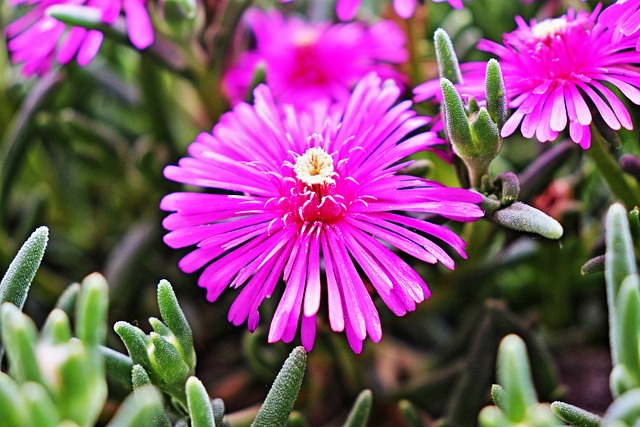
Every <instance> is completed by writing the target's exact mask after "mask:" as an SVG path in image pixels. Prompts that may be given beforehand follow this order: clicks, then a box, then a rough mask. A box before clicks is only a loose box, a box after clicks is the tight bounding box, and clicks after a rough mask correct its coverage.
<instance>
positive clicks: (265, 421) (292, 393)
mask: <svg viewBox="0 0 640 427" xmlns="http://www.w3.org/2000/svg"><path fill="white" fill-rule="evenodd" d="M306 366H307V352H306V351H304V348H302V347H296V348H294V349H293V351H292V352H291V354H290V355H289V357H288V358H287V360H286V361H285V362H284V365H283V366H282V369H281V370H280V372H279V373H278V376H277V377H276V379H275V380H274V382H273V385H272V386H271V390H269V394H267V398H266V399H265V401H264V403H263V404H262V407H261V408H260V410H259V411H258V415H257V416H256V419H255V420H254V421H253V423H252V424H251V425H252V426H253V427H280V426H286V425H287V419H288V418H289V414H290V413H291V410H292V409H293V405H294V403H295V400H296V397H297V396H298V392H299V391H300V386H301V385H302V379H303V378H304V372H305V369H306Z"/></svg>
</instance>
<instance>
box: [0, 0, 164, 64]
mask: <svg viewBox="0 0 640 427" xmlns="http://www.w3.org/2000/svg"><path fill="white" fill-rule="evenodd" d="M145 2H146V0H10V4H12V5H18V4H21V3H26V4H28V6H29V7H30V9H29V10H28V11H27V12H26V13H25V14H24V15H23V16H21V17H20V18H18V19H17V20H15V21H14V22H12V23H11V24H9V25H8V26H7V27H6V29H5V33H6V36H7V39H8V43H7V46H8V49H9V51H10V52H11V61H12V62H14V63H23V64H24V65H23V67H22V74H23V75H25V76H27V77H28V76H31V75H34V74H37V75H43V74H46V73H47V72H48V71H49V70H50V69H51V66H52V64H53V62H54V60H57V62H59V63H60V64H66V63H68V62H70V61H71V60H72V59H73V58H74V57H75V58H76V60H77V62H78V64H79V65H80V66H85V65H88V64H89V63H90V62H91V61H92V60H93V58H94V57H95V56H96V55H97V53H98V50H99V49H100V45H101V44H102V40H103V38H104V36H103V34H102V33H101V32H100V31H98V30H87V29H85V28H82V27H71V28H70V29H69V31H67V26H66V24H64V23H62V22H60V21H58V20H57V19H55V18H52V17H50V16H48V15H47V14H46V12H47V9H48V8H50V7H51V6H56V5H71V6H86V7H87V9H88V10H93V11H95V12H96V13H97V14H98V15H99V16H100V19H101V20H102V21H103V22H104V23H105V24H109V25H112V24H114V23H115V21H116V20H117V18H118V17H119V16H120V12H121V10H124V13H125V19H126V24H127V25H126V26H127V32H128V35H129V39H130V40H131V43H132V44H133V45H134V46H135V47H136V48H138V49H144V48H146V47H148V46H149V45H151V43H153V27H152V26H151V20H150V18H149V13H148V12H147V10H146V7H145Z"/></svg>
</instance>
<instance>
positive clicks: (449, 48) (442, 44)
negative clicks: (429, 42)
mask: <svg viewBox="0 0 640 427" xmlns="http://www.w3.org/2000/svg"><path fill="white" fill-rule="evenodd" d="M433 41H434V43H435V48H436V59H437V60H438V69H439V71H440V78H445V79H447V80H449V81H450V82H452V83H455V84H458V83H462V73H461V72H460V65H459V64H458V57H457V56H456V52H455V50H454V49H453V43H451V39H450V38H449V34H447V32H446V31H445V30H443V29H442V28H438V29H437V30H436V32H435V33H434V34H433Z"/></svg>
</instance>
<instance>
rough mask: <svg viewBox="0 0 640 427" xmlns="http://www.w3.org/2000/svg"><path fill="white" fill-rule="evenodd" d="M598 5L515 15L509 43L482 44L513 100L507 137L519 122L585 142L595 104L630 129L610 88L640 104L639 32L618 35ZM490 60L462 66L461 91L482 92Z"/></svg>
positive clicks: (550, 136) (424, 92)
mask: <svg viewBox="0 0 640 427" xmlns="http://www.w3.org/2000/svg"><path fill="white" fill-rule="evenodd" d="M599 12H600V6H598V7H597V8H596V9H595V10H594V11H593V12H592V13H588V12H585V11H579V12H576V11H575V10H572V9H571V10H569V11H568V12H567V14H566V15H563V16H561V17H559V18H555V19H547V20H544V21H540V22H537V21H536V20H531V22H530V23H529V24H528V23H526V22H525V21H524V20H523V19H522V18H521V17H517V18H516V22H517V25H518V28H517V29H516V30H514V31H513V32H511V33H507V34H505V35H504V36H503V44H499V43H496V42H493V41H489V40H482V41H481V42H480V43H479V44H478V49H480V50H484V51H486V52H490V53H492V54H494V55H495V56H496V57H497V59H498V61H499V63H500V66H501V68H502V74H503V77H504V82H505V89H506V95H507V100H508V104H509V107H511V108H513V109H514V110H515V111H514V112H513V113H512V115H511V116H510V117H509V119H508V120H507V122H506V123H505V125H504V126H503V128H502V130H501V134H502V136H503V137H507V136H509V135H511V134H513V133H514V132H515V131H516V129H518V127H520V130H521V132H522V135H523V136H524V137H526V138H532V137H534V136H535V137H536V139H537V140H539V141H540V142H547V141H553V140H555V139H556V138H557V136H558V134H559V133H560V132H563V131H565V130H567V128H568V131H569V135H570V137H571V139H572V140H573V141H574V142H576V143H578V144H579V145H580V146H581V147H582V148H584V149H587V148H589V146H590V144H591V130H590V125H591V123H592V120H593V113H594V112H596V113H597V114H599V115H600V116H601V117H602V119H603V120H604V122H605V123H606V124H607V125H608V126H609V127H611V128H612V129H614V130H618V129H620V128H622V127H624V128H625V129H632V127H633V124H632V121H631V117H630V115H629V112H628V110H627V108H626V107H625V105H624V104H623V102H622V101H621V99H619V97H618V95H617V94H616V93H614V91H613V90H612V88H616V89H618V90H619V91H620V93H621V94H622V95H624V96H625V97H626V98H628V99H629V100H631V101H632V102H633V103H635V104H640V90H639V88H640V69H639V68H638V67H637V66H636V65H635V64H640V52H637V51H636V50H635V49H634V47H635V46H636V43H637V40H638V36H640V33H639V34H637V35H636V36H635V37H623V38H621V37H618V36H616V32H615V31H614V30H613V29H611V28H608V27H606V26H604V25H603V24H601V23H599V22H598V21H597V17H598V15H599ZM485 67H486V64H485V63H481V62H471V63H466V64H463V65H462V66H461V70H462V72H463V80H464V81H463V83H461V84H460V90H461V92H463V93H468V94H473V95H475V94H477V93H478V92H479V90H478V89H479V88H478V85H479V84H481V82H482V81H483V80H484V73H485ZM474 87H475V88H474ZM415 93H416V100H417V101H418V100H423V99H426V98H429V97H431V96H433V94H434V84H433V82H428V83H425V84H423V85H422V86H420V87H417V88H416V89H415ZM590 106H592V108H590Z"/></svg>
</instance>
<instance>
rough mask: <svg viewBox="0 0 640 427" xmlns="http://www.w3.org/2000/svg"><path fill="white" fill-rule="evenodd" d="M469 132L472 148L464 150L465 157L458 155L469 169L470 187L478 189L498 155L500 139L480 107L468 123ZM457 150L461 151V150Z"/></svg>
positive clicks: (486, 113)
mask: <svg viewBox="0 0 640 427" xmlns="http://www.w3.org/2000/svg"><path fill="white" fill-rule="evenodd" d="M469 130H470V131H471V138H472V140H473V146H472V147H465V148H464V151H465V153H464V155H465V156H466V157H462V156H460V154H458V155H459V156H460V157H461V158H462V160H463V161H464V163H465V164H466V165H467V168H469V172H470V173H471V183H472V185H473V186H474V187H476V188H478V186H479V184H480V182H481V180H482V177H483V176H484V175H487V174H488V173H489V165H490V164H491V161H492V160H493V159H495V158H496V156H497V155H498V154H499V153H500V149H501V148H502V138H501V137H500V130H499V129H498V127H497V126H496V124H495V123H494V122H493V120H492V119H491V116H489V113H488V112H487V109H486V108H485V107H481V108H480V111H478V114H477V115H476V116H475V118H474V119H472V120H471V121H470V122H469ZM459 149H460V151H463V149H462V148H459Z"/></svg>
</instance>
